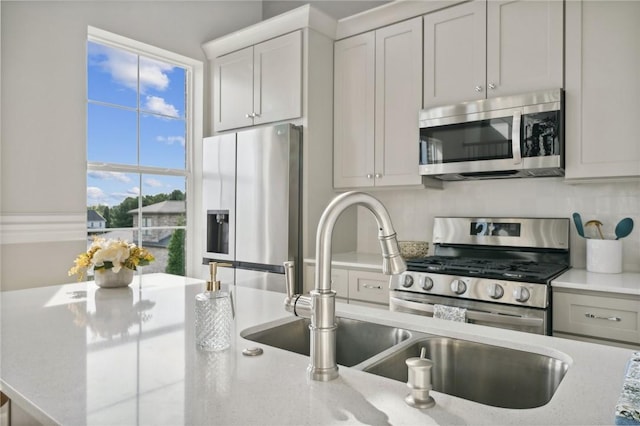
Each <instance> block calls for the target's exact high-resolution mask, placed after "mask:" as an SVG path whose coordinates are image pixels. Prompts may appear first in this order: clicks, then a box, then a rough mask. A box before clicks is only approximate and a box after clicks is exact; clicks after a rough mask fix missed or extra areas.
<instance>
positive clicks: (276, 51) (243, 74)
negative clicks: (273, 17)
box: [213, 31, 302, 131]
mask: <svg viewBox="0 0 640 426" xmlns="http://www.w3.org/2000/svg"><path fill="white" fill-rule="evenodd" d="M213 64H214V88H213V90H214V128H215V130H216V131H222V130H229V129H235V128H239V127H246V126H252V125H257V124H262V123H270V122H275V121H280V120H287V119H292V118H297V117H300V116H301V115H302V31H294V32H292V33H289V34H285V35H283V36H280V37H277V38H274V39H271V40H268V41H265V42H263V43H259V44H256V45H254V46H250V47H247V48H244V49H242V50H238V51H236V52H233V53H229V54H227V55H224V56H220V57H217V58H216V59H215V60H214V62H213Z"/></svg>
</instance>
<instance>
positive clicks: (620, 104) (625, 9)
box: [565, 1, 640, 179]
mask: <svg viewBox="0 0 640 426" xmlns="http://www.w3.org/2000/svg"><path fill="white" fill-rule="evenodd" d="M566 14H567V19H566V43H567V52H566V94H565V97H566V105H567V107H566V121H567V125H566V150H567V155H566V172H565V176H566V177H567V178H568V179H592V178H623V177H636V176H640V143H638V123H637V121H638V117H640V78H639V76H640V44H639V40H640V26H639V25H638V23H639V22H640V2H637V1H584V2H579V1H568V2H567V4H566Z"/></svg>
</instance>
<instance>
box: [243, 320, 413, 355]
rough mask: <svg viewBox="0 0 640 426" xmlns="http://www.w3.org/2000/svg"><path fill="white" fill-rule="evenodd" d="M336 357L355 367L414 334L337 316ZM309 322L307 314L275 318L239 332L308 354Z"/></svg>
mask: <svg viewBox="0 0 640 426" xmlns="http://www.w3.org/2000/svg"><path fill="white" fill-rule="evenodd" d="M336 321H337V324H338V330H337V333H336V361H337V363H338V364H340V365H344V366H345V367H353V366H354V365H357V364H359V363H361V362H362V361H364V360H366V359H368V358H371V357H372V356H374V355H376V354H379V353H380V352H383V351H384V350H387V349H389V348H390V347H392V346H394V345H397V344H398V343H400V342H403V341H405V340H407V339H409V338H410V337H411V333H410V332H409V331H407V330H404V329H401V328H396V327H390V326H386V325H381V324H375V323H370V322H366V321H358V320H353V319H349V318H343V317H338V318H336ZM309 324H310V321H309V320H308V319H306V318H293V319H287V320H286V321H282V320H280V321H274V322H272V323H269V324H265V325H263V326H260V327H259V328H258V329H257V328H252V329H247V330H244V331H243V332H241V333H240V335H241V336H242V337H244V338H245V339H247V340H252V341H254V342H258V343H262V344H265V345H268V346H273V347H276V348H280V349H285V350H288V351H292V352H296V353H299V354H302V355H307V356H308V355H309V344H310V341H309V340H310V337H309V334H310V332H309Z"/></svg>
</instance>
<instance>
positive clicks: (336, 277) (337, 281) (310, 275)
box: [303, 265, 349, 300]
mask: <svg viewBox="0 0 640 426" xmlns="http://www.w3.org/2000/svg"><path fill="white" fill-rule="evenodd" d="M315 273H316V267H315V265H305V267H304V286H303V290H304V293H305V294H308V293H309V292H310V291H311V290H313V289H314V288H315V286H316V277H315ZM331 289H332V290H334V291H335V292H336V297H337V298H339V299H345V300H346V299H349V271H348V270H347V269H340V268H331Z"/></svg>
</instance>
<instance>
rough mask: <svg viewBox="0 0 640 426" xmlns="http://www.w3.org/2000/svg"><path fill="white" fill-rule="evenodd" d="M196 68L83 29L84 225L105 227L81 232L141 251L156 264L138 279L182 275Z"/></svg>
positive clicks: (153, 50) (170, 55)
mask: <svg viewBox="0 0 640 426" xmlns="http://www.w3.org/2000/svg"><path fill="white" fill-rule="evenodd" d="M197 64H198V63H197V62H196V61H192V60H189V59H188V58H183V57H181V56H179V55H176V54H173V53H171V52H166V51H162V50H160V49H157V48H154V47H152V46H148V45H144V44H142V43H138V42H135V41H133V40H128V39H125V38H123V37H119V36H116V35H114V34H110V33H107V32H104V31H101V30H97V29H95V28H89V37H88V43H87V211H88V215H87V217H95V216H97V215H95V214H89V213H92V212H91V211H92V210H93V211H95V212H96V213H98V214H99V215H100V216H101V217H102V218H104V221H105V223H104V227H95V225H92V223H88V224H87V234H88V243H90V242H91V240H92V239H93V236H94V235H96V234H98V235H101V236H103V237H105V238H121V239H126V240H128V241H133V242H135V243H136V244H138V245H141V246H143V247H145V248H147V249H148V250H150V251H151V252H152V253H153V255H154V256H155V258H156V261H155V262H153V263H151V264H150V265H149V266H145V267H144V268H142V269H143V272H144V273H148V272H169V273H174V274H179V275H185V274H186V267H185V266H186V264H187V262H186V250H185V247H187V244H186V243H187V242H186V241H185V240H186V239H187V238H188V233H186V232H185V230H186V229H187V228H188V224H189V221H188V218H189V217H190V211H189V204H190V203H189V202H188V200H189V197H188V188H191V187H192V182H191V179H192V177H191V176H192V171H191V167H190V164H191V161H190V160H189V158H190V157H189V155H190V153H191V146H192V145H193V143H192V141H193V139H194V138H193V132H192V129H193V128H194V126H193V120H194V114H193V112H192V111H191V109H193V108H192V107H191V105H194V102H193V99H192V94H193V93H194V87H193V78H194V65H197ZM200 66H201V65H200ZM185 234H186V235H185Z"/></svg>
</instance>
